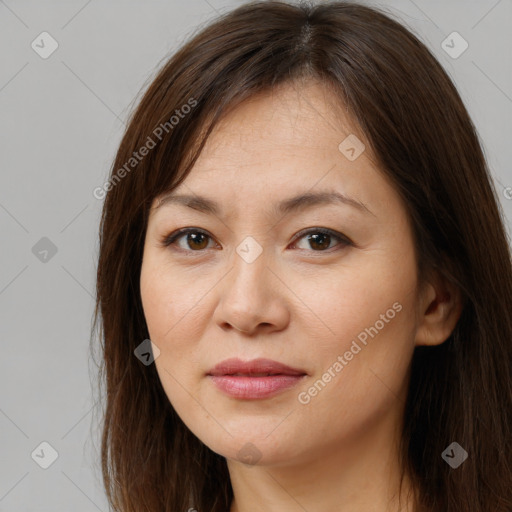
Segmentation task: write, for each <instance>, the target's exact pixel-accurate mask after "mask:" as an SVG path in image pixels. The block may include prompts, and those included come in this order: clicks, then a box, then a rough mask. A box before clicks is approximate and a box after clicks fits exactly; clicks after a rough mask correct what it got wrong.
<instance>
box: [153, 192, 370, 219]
mask: <svg viewBox="0 0 512 512" xmlns="http://www.w3.org/2000/svg"><path fill="white" fill-rule="evenodd" d="M333 203H341V204H345V205H348V206H351V207H353V208H355V209H357V210H359V211H361V212H362V213H370V214H371V215H373V216H374V217H375V214H374V213H373V212H371V211H370V210H369V209H368V207H367V206H366V205H365V204H363V203H361V202H360V201H357V200H356V199H353V198H351V197H348V196H346V195H343V194H340V193H339V192H331V191H325V192H306V193H304V194H300V195H298V196H294V197H290V198H288V199H285V200H284V201H281V202H279V203H277V204H276V205H274V206H273V208H272V212H273V213H274V215H276V216H277V215H285V214H287V213H291V212H297V211H299V210H305V209H307V208H311V207H313V206H319V205H327V204H333ZM168 204H180V205H183V206H187V207H189V208H192V209H194V210H198V211H200V212H203V213H208V214H211V215H215V216H221V215H222V213H221V208H220V206H219V204H218V203H217V202H216V201H214V200H212V199H208V198H207V197H202V196H198V195H188V194H174V193H172V192H171V193H169V194H166V195H164V196H163V197H162V198H161V199H160V201H159V203H158V204H157V206H156V207H155V209H158V208H160V207H161V206H164V205H168Z"/></svg>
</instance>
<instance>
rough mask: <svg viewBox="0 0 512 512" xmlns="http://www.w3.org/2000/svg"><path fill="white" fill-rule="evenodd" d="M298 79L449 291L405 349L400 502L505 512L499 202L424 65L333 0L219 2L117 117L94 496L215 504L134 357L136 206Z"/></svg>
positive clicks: (507, 399) (505, 348) (507, 412)
mask: <svg viewBox="0 0 512 512" xmlns="http://www.w3.org/2000/svg"><path fill="white" fill-rule="evenodd" d="M307 76H314V77H316V78H320V79H322V80H323V81H324V82H325V83H327V84H329V85H330V86H331V87H332V90H333V91H334V93H335V94H336V95H337V97H338V98H339V101H340V102H341V104H343V105H344V106H346V108H347V111H348V112H349V114H350V115H351V116H352V117H353V119H354V120H355V121H356V122H357V123H359V126H360V128H361V130H362V133H364V135H365V136H366V143H367V144H369V146H370V148H371V150H372V152H373V154H374V155H376V156H377V159H378V163H379V166H380V168H381V169H382V172H384V173H385V174H386V175H387V176H389V178H390V179H391V180H392V183H393V184H394V186H395V187H396V189H397V190H398V191H399V193H400V194H401V197H402V199H403V203H404V205H405V207H406V208H407V211H408V213H409V215H410V218H411V220H412V223H413V227H414V236H415V243H416V246H417V254H418V255H419V256H418V259H419V261H418V272H419V275H420V276H422V277H423V276H426V275H427V273H428V272H429V271H431V270H433V269H436V270H438V271H439V272H441V273H442V275H443V276H445V277H446V279H448V280H450V281H451V282H453V283H456V285H457V286H458V287H459V288H460V290H461V292H462V295H463V298H464V302H465V304H464V308H463V311H462V315H461V317H460V320H459V322H458V324H457V326H456V328H455V330H454V331H453V333H452V335H451V336H450V338H449V339H448V340H447V341H446V342H444V343H443V344H441V345H439V346H436V347H418V348H416V350H415V353H414V356H413V360H412V371H411V375H412V377H411V381H410V388H409V394H408V399H407V404H406V411H405V417H404V423H403V437H402V444H401V452H402V462H403V471H404V474H405V473H407V474H408V475H409V476H410V477H411V479H412V482H413V484H414V488H415V489H416V490H417V510H425V511H440V510H442V511H443V512H456V511H457V512H477V511H478V512H510V511H511V510H512V469H511V463H510V461H511V460H512V457H511V455H512V453H511V445H512V443H511V441H512V436H511V425H512V379H511V368H512V365H511V358H512V356H511V354H512V350H511V346H512V345H511V344H512V321H511V317H510V299H511V298H512V263H511V254H510V247H509V243H508V241H507V236H506V232H505V229H504V220H503V213H502V211H501V210H500V208H499V201H498V199H497V196H496V192H495V191H494V189H493V186H492V184H491V178H490V174H489V171H488V168H487V164H486V162H485V159H484V155H483V152H482V149H481V146H480V142H479V138H478V135H477V133H476V130H475V128H474V126H473V124H472V122H471V120H470V117H469V115H468V112H467V111H466V109H465V107H464V105H463V103H462V101H461V98H460V96H459V94H458V93H457V91H456V89H455V87H454V85H453V83H452V82H451V80H450V79H449V77H448V76H447V74H446V73H445V72H444V70H443V69H442V67H441V66H440V64H439V63H438V62H437V61H436V59H435V58H434V57H433V55H432V54H431V53H430V51H429V50H428V49H427V48H426V47H425V45H424V44H423V43H421V42H420V41H419V40H418V39H417V38H416V37H415V36H414V35H413V34H411V33H410V32H409V31H408V30H407V29H406V28H404V26H402V24H400V23H398V22H396V21H394V20H393V19H392V18H391V17H389V15H386V14H384V13H382V12H380V11H378V10H376V9H374V8H369V7H365V6H362V5H358V4H355V3H348V2H330V3H321V4H318V5H310V4H301V5H292V4H288V3H284V2H274V1H263V2H252V3H248V4H245V5H243V6H241V7H239V8H237V9H236V10H233V11H231V12H228V13H227V14H225V15H223V16H221V17H219V18H218V19H217V20H215V21H214V22H212V23H211V24H210V25H209V26H207V27H206V28H204V29H203V30H202V31H200V32H199V33H198V34H196V35H195V36H194V37H193V38H192V39H191V40H190V41H189V42H188V43H187V44H185V45H184V46H183V47H182V48H181V49H180V50H179V51H178V52H177V53H175V54H174V55H173V56H172V57H171V58H170V59H169V60H168V61H167V62H166V64H165V65H164V66H163V67H162V69H161V70H160V71H159V72H158V74H157V76H156V77H155V78H154V80H153V81H152V83H151V84H150V86H149V87H148V89H147V91H146V92H145V94H144V96H143V98H142V100H141V101H140V103H139V105H138V107H137V108H136V109H135V111H134V112H133V113H132V115H131V118H130V120H129V124H128V128H127V130H126V132H125V134H124V137H123V139H122V141H121V144H120V147H119V150H118V152H117V155H116V157H115V161H114V163H113V166H112V171H111V178H110V180H109V182H108V183H106V184H105V186H104V187H103V188H102V189H101V191H102V193H103V194H104V193H105V192H107V193H106V197H105V202H104V208H103V214H102V219H101V226H100V234H99V238H100V253H99V261H98V272H97V302H96V311H95V315H94V326H93V329H96V328H97V327H98V325H99V326H100V330H99V337H100V345H101V359H102V365H101V369H100V378H101V382H102V384H103V385H102V389H101V390H100V393H102V396H104V397H105V399H106V403H105V410H104V412H103V414H104V424H103V437H102V445H101V451H102V470H103V479H104V484H105V488H106V493H107V496H108V500H109V503H110V505H111V506H112V507H113V509H114V510H116V511H122V512H132V511H137V512H142V511H152V512H156V511H158V512H161V511H172V512H176V511H182V510H183V511H185V510H187V509H188V508H189V507H194V508H196V509H197V510H199V511H200V512H206V511H208V512H226V511H227V510H229V507H230V504H231V501H232V498H233V491H232V487H231V484H230V480H229V473H228V471H227V465H226V460H225V459H224V458H223V457H221V456H220V455H218V454H216V453H214V452H213V451H211V450H210V449H209V448H208V447H206V446H205V445H204V444H203V443H202V442H201V441H200V440H199V439H197V438H196V437H195V436H194V435H193V434H192V433H191V432H190V431H189V429H188V428H187V427H186V426H185V425H184V423H183V422H182V421H181V420H180V418H179V417H178V415H177V414H176V412H175V411H174V409H173V407H172V405H171V404H170V403H169V400H168V398H167V396H166V394H165V392H164V390H163V388H162V386H161V383H160V381H159V378H158V375H157V373H156V369H155V365H154V364H153V365H149V366H145V365H144V364H142V363H141V361H140V360H139V359H138V358H137V357H135V355H134V350H135V349H136V347H137V346H139V344H140V343H141V342H142V341H143V340H145V339H147V338H149V335H148V330H147V326H146V323H145V318H144V314H143V310H142V305H141V298H140V289H139V278H140V270H141V261H142V253H143V246H144V239H145V233H146V227H147V219H148V213H149V208H150V206H151V203H152V201H153V199H154V198H155V197H157V196H159V195H160V194H161V193H163V192H165V191H168V190H172V189H173V188H174V187H176V186H177V185H179V184H180V183H181V182H182V181H183V179H184V178H185V177H186V176H187V173H188V172H189V171H190V169H191V167H192V166H193V164H194V162H195V160H196V158H197V156H198V154H199V152H200V151H201V149H202V148H203V146H204V143H205V141H206V138H207V137H208V135H209V134H210V133H211V130H212V129H213V127H214V126H215V124H216V122H217V121H218V120H219V119H220V117H221V116H222V115H224V114H225V113H226V112H227V111H228V110H229V109H232V108H234V107H235V106H236V105H238V104H239V103H240V102H241V101H243V100H244V99H246V98H248V97H250V96H252V95H254V94H256V93H258V92H266V91H270V90H271V88H272V87H273V86H276V85H278V84H283V83H287V82H290V81H292V80H295V79H297V78H301V77H307ZM185 105H188V107H187V108H185ZM158 128H159V129H158ZM150 141H151V142H150ZM143 146H145V147H146V148H147V151H144V152H143V151H141V148H142V147H143ZM139 151H140V153H139ZM134 152H137V154H138V156H137V158H136V157H135V156H134ZM142 153H144V156H143V155H142ZM139 157H140V158H139ZM121 169H124V172H123V171H121ZM100 317H101V318H100ZM103 388H104V389H103ZM454 441H455V442H457V443H459V444H460V445H461V446H462V447H463V448H464V449H465V450H466V452H467V453H468V459H467V460H466V461H465V462H464V463H463V464H462V465H461V466H460V467H458V468H457V469H452V467H450V465H448V464H447V463H446V462H445V461H444V460H443V458H442V457H441V454H442V452H443V451H444V450H445V448H446V447H447V446H449V445H450V444H451V443H452V442H454Z"/></svg>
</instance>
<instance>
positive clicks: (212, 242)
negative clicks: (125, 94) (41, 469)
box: [95, 2, 512, 512]
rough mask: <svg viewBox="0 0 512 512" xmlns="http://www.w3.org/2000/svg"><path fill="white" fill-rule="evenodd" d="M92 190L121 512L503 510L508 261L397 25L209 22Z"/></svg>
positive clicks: (465, 158)
mask: <svg viewBox="0 0 512 512" xmlns="http://www.w3.org/2000/svg"><path fill="white" fill-rule="evenodd" d="M104 191H105V192H108V193H107V194H106V198H105V204H104V210H103V217H102V223H101V230H100V256H99V262H98V276H97V277H98V280H97V307H96V315H95V325H98V324H101V337H102V341H103V343H102V349H103V354H102V356H103V361H104V364H103V374H102V375H103V377H104V379H105V386H106V389H105V391H104V392H105V396H106V410H105V418H104V420H105V421H104V427H103V442H102V454H103V458H102V463H103V476H104V481H105V486H106V490H107V495H108V498H109V501H110V504H111V505H112V507H113V509H114V510H118V511H123V512H127V511H142V510H147V511H163V510H168V511H180V510H197V511H199V512H202V511H210V512H221V511H222V512H226V511H230V512H246V511H263V510H265V511H274V510H281V511H282V510H290V511H295V510H308V511H310V512H313V511H317V510H318V511H320V510H322V511H325V510H344V511H358V512H365V511H370V510H371V511H374V512H376V511H378V512H380V511H382V512H384V511H399V510H401V511H415V512H417V511H439V510H442V511H444V512H455V511H457V512H459V511H460V512H462V511H464V512H477V511H478V512H483V511H489V512H491V511H492V512H498V511H502V512H505V511H507V512H510V510H512V495H511V489H512V485H511V484H512V472H511V467H510V463H509V462H508V461H509V460H510V455H511V450H510V440H511V435H510V434H511V432H510V425H511V423H512V421H511V420H512V417H511V416H512V382H511V375H510V368H511V364H510V363H511V339H512V322H511V319H510V315H509V301H510V298H511V297H512V265H511V256H510V249H509V246H508V243H507V237H506V233H505V229H504V223H503V217H502V214H501V212H500V210H499V206H498V201H497V197H496V195H495V192H494V190H493V188H492V185H491V178H490V176H489V171H488V169H487V166H486V163H485V160H484V157H483V154H482V150H481V147H480V145H479V141H478V136H477V134H476V131H475V129H474V127H473V124H472V122H471V120H470V118H469V116H468V113H467V111H466V109H465V107H464V105H463V103H462V101H461V99H460V97H459V95H458V93H457V91H456V89H455V87H454V86H453V84H452V82H451V81H450V79H449V78H448V76H447V75H446V73H445V72H444V71H443V69H442V68H441V66H440V65H439V63H438V62H437V61H436V60H435V59H434V57H433V56H432V55H431V53H430V52H429V51H428V50H427V48H426V47H425V46H424V45H423V44H422V43H421V42H419V41H418V39H416V37H415V36H413V35H412V34H411V33H410V32H409V31H408V30H406V29H405V28H404V27H402V26H401V25H400V24H398V23H397V22H395V21H393V20H392V19H391V18H389V17H388V16H386V15H384V14H382V13H380V12H379V11H377V10H374V9H371V8H368V7H364V6H361V5H357V4H353V3H346V2H333V3H327V4H323V5H322V4H320V5H317V6H308V5H300V6H295V5H290V4H286V3H281V2H255V3H250V4H246V5H244V6H242V7H239V8H238V9H236V10H234V11H232V12H230V13H228V14H226V15H224V16H222V17H221V18H219V19H218V20H216V21H215V22H214V23H212V24H210V25H209V26H208V27H206V28H205V29H204V30H202V31H201V32H200V33H199V34H197V35H196V36H195V37H194V38H193V39H192V40H191V41H190V42H188V43H187V44H186V45H185V46H184V47H183V48H181V49H180V50H179V51H178V52H177V53H176V54H175V55H174V56H173V57H172V58H171V59H170V60H169V61H168V62H167V64H166V65H165V66H164V67H163V69H162V70H161V71H160V72H159V74H158V76H157V77H156V78H155V79H154V81H153V82H152V84H151V85H150V87H149V88H148V90H147V91H146V93H145V95H144V97H143V98H142V100H141V102H140V104H139V106H138V108H137V109H136V111H135V112H134V114H133V116H132V118H131V120H130V123H129V125H128V128H127V131H126V133H125V135H124V137H123V140H122V142H121V145H120V148H119V150H118V153H117V156H116V159H115V162H114V165H113V168H112V175H111V179H110V180H109V182H108V183H107V184H106V186H105V187H104ZM150 340H151V341H150Z"/></svg>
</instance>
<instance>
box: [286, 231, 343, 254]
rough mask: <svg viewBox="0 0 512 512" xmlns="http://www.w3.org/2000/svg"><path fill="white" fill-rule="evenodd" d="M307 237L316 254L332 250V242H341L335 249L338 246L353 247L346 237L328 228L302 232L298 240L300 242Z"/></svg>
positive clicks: (307, 241)
mask: <svg viewBox="0 0 512 512" xmlns="http://www.w3.org/2000/svg"><path fill="white" fill-rule="evenodd" d="M305 237H306V243H307V244H308V245H309V247H311V248H313V249H314V252H326V249H332V247H333V246H332V245H331V242H332V241H333V240H338V242H340V243H338V244H335V245H334V247H335V246H336V245H341V246H342V247H346V246H348V245H352V242H351V241H350V240H349V239H348V238H347V237H346V236H344V235H342V234H341V233H338V232H336V231H333V230H332V229H327V228H313V229H308V230H307V231H301V232H300V233H299V234H298V235H297V238H296V239H297V240H300V239H302V238H305ZM295 243H296V242H295Z"/></svg>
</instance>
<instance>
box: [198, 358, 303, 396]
mask: <svg viewBox="0 0 512 512" xmlns="http://www.w3.org/2000/svg"><path fill="white" fill-rule="evenodd" d="M207 375H208V376H209V377H210V378H211V379H212V382H213V383H214V384H215V385H216V386H217V387H218V388H219V389H220V390H221V391H223V392H224V393H225V394H227V395H228V396H231V397H233V398H240V399H244V400H257V399H263V398H270V397H271V396H274V395H276V394H278V393H280V392H281V391H284V390H285V389H288V388H291V387H292V386H295V385H296V384H297V383H298V382H299V381H301V380H302V378H303V377H304V376H305V375H307V373H306V372H305V371H304V370H301V369H297V368H292V367H290V366H287V365H285V364H282V363H279V362H277V361H273V360H271V359H253V360H252V361H242V360H240V359H236V358H235V359H226V360H225V361H222V362H221V363H219V364H217V365H216V366H215V367H214V368H212V369H211V370H210V371H209V372H208V374H207Z"/></svg>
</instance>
